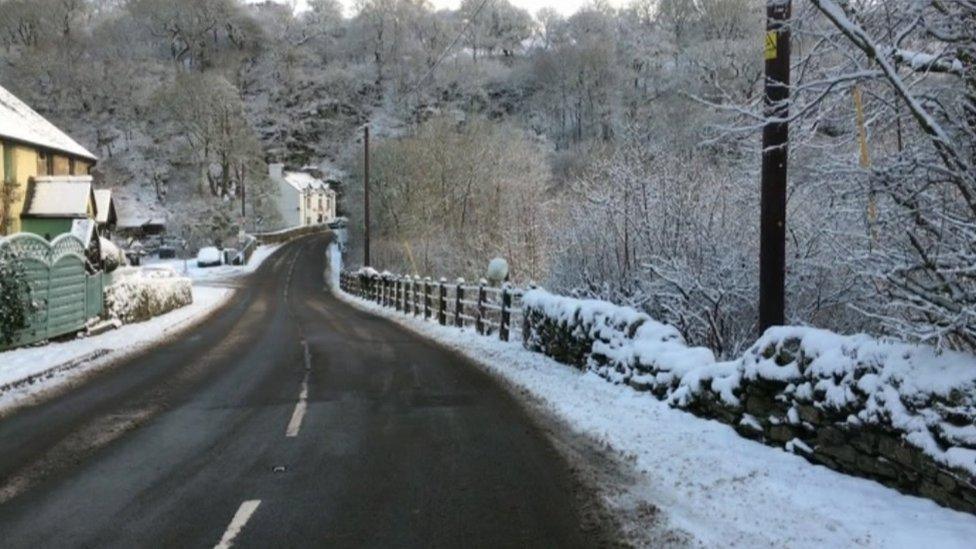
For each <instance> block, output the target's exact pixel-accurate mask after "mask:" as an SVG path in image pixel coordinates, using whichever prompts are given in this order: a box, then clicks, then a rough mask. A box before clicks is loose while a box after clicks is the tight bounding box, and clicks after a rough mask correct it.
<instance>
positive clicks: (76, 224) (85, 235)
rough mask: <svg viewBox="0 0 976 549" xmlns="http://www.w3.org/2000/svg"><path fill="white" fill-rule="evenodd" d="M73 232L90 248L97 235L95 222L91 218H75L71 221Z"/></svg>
mask: <svg viewBox="0 0 976 549" xmlns="http://www.w3.org/2000/svg"><path fill="white" fill-rule="evenodd" d="M71 234H73V235H75V236H76V237H77V238H78V240H80V241H81V243H82V244H84V245H85V248H88V246H90V245H91V241H92V238H93V237H94V236H95V222H94V221H92V220H91V219H75V220H73V221H72V222H71Z"/></svg>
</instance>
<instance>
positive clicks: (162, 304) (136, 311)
mask: <svg viewBox="0 0 976 549" xmlns="http://www.w3.org/2000/svg"><path fill="white" fill-rule="evenodd" d="M191 303H193V285H192V283H191V282H190V279H189V278H184V277H181V276H177V275H176V273H175V272H174V271H173V270H172V269H140V270H136V271H134V272H132V273H129V274H126V276H123V277H120V279H119V280H117V281H115V282H113V283H112V284H111V285H110V286H108V287H107V288H105V313H106V315H107V316H108V317H109V318H117V319H119V320H121V321H122V322H124V323H126V324H128V323H131V322H142V321H144V320H149V319H150V318H153V317H155V316H159V315H161V314H164V313H168V312H169V311H172V310H174V309H179V308H180V307H184V306H186V305H189V304H191Z"/></svg>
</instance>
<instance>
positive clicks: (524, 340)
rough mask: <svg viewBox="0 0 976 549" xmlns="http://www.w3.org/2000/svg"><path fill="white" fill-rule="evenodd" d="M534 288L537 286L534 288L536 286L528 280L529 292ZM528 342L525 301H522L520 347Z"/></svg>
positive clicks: (527, 317) (527, 319)
mask: <svg viewBox="0 0 976 549" xmlns="http://www.w3.org/2000/svg"><path fill="white" fill-rule="evenodd" d="M536 288H538V286H536V284H535V282H534V281H532V280H530V281H529V290H530V291H531V290H534V289H536ZM523 297H524V294H523ZM528 342H529V315H528V314H527V313H526V310H525V301H524V300H523V301H522V345H525V344H527V343H528Z"/></svg>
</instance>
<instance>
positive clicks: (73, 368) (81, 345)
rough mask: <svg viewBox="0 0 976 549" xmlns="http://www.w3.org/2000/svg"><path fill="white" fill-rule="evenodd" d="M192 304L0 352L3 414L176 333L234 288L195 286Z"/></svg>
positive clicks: (184, 328)
mask: <svg viewBox="0 0 976 549" xmlns="http://www.w3.org/2000/svg"><path fill="white" fill-rule="evenodd" d="M192 292H193V303H192V304H190V305H188V306H186V307H182V308H180V309H177V310H175V311H172V312H169V313H166V314H164V315H162V316H158V317H156V318H153V319H152V320H148V321H146V322H139V323H136V324H129V325H126V326H122V327H121V328H119V329H117V330H113V331H110V332H107V333H104V334H101V335H97V336H91V337H83V338H78V339H73V340H71V341H65V342H55V343H48V344H46V345H38V346H34V347H23V348H20V349H14V350H12V351H6V352H3V353H0V413H2V412H3V411H5V410H8V409H10V408H11V407H15V406H17V405H19V404H21V403H23V402H25V401H27V400H29V399H31V398H33V397H34V395H36V394H38V393H39V392H42V391H46V390H50V389H54V388H56V387H57V386H59V385H62V384H64V383H67V382H68V381H71V380H72V379H75V378H77V377H79V376H81V375H83V374H85V373H86V372H89V371H92V370H95V369H97V368H99V367H102V366H104V365H106V364H108V363H109V362H113V361H116V360H119V359H122V358H125V357H126V356H130V355H132V354H135V353H137V352H140V351H142V350H144V349H146V348H148V347H151V346H152V345H155V344H158V343H159V342H160V341H163V340H166V339H168V338H171V337H174V336H175V335H176V334H177V333H178V332H180V331H183V330H186V329H188V328H190V327H192V326H193V325H195V324H196V323H198V322H200V321H201V320H203V319H204V318H206V317H207V316H208V315H209V314H210V313H211V312H213V311H214V310H215V309H217V308H219V307H220V306H221V305H223V304H224V303H226V302H227V300H229V299H230V297H231V296H232V295H233V290H232V289H230V288H213V287H193V288H192Z"/></svg>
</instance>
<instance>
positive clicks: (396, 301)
mask: <svg viewBox="0 0 976 549" xmlns="http://www.w3.org/2000/svg"><path fill="white" fill-rule="evenodd" d="M393 308H394V309H395V310H397V311H399V310H400V277H399V276H397V277H396V278H394V279H393Z"/></svg>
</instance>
